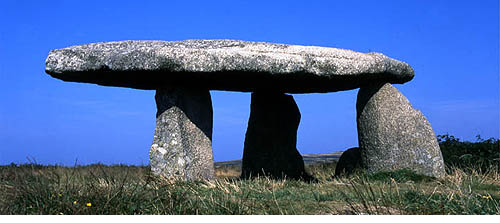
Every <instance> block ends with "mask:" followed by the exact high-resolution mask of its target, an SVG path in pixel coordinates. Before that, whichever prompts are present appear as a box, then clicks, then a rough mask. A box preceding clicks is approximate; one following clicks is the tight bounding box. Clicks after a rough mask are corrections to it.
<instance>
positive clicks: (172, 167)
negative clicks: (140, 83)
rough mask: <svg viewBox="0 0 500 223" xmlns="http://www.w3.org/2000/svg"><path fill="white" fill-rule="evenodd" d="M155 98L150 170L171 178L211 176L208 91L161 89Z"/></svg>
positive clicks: (204, 178) (212, 164)
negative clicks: (155, 106)
mask: <svg viewBox="0 0 500 223" xmlns="http://www.w3.org/2000/svg"><path fill="white" fill-rule="evenodd" d="M155 98H156V105H157V109H158V111H157V113H156V129H155V135H154V139H153V145H152V146H151V150H150V152H149V157H150V165H151V170H152V172H153V173H154V174H156V175H160V176H163V177H166V178H170V179H172V178H173V179H180V180H210V179H213V178H214V177H215V170H214V161H213V154H212V113H213V112H212V100H211V98H210V92H209V91H208V90H192V89H191V90H187V89H180V88H175V89H166V88H163V89H159V90H157V91H156V96H155Z"/></svg>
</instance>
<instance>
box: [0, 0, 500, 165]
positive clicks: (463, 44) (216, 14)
mask: <svg viewBox="0 0 500 223" xmlns="http://www.w3.org/2000/svg"><path fill="white" fill-rule="evenodd" d="M185 39H238V40H246V41H265V42H274V43H286V44H298V45H315V46H325V47H337V48H345V49H352V50H355V51H360V52H381V53H384V54H386V55H387V56H389V57H392V58H395V59H398V60H401V61H405V62H407V63H409V64H410V65H411V66H412V67H413V68H414V70H415V78H414V79H413V80H412V81H410V82H408V83H406V84H403V85H395V87H396V88H398V89H399V90H400V91H401V92H402V93H403V94H404V95H405V96H406V97H407V98H408V99H409V100H410V102H411V103H412V104H413V106H414V107H415V108H416V109H419V110H421V111H422V113H423V114H424V115H425V116H426V117H427V118H428V120H429V122H430V123H431V124H432V126H433V128H434V131H435V132H436V134H447V133H448V134H450V135H454V136H455V137H458V138H460V139H463V140H469V141H474V140H475V136H476V135H478V134H480V135H481V136H482V137H483V138H489V137H495V138H499V119H500V112H499V4H498V1H486V0H485V1H457V0H454V1H424V0H415V1H312V0H310V1H290V0H289V1H272V2H271V1H256V0H253V1H235V0H232V1H155V2H153V1H130V2H127V1H123V0H122V1H115V2H113V1H9V0H7V1H2V3H1V6H0V165H1V164H9V163H11V162H14V163H26V162H29V159H30V160H35V161H36V162H37V163H41V164H63V165H73V164H74V163H75V161H76V160H77V162H78V164H89V163H97V162H101V163H105V164H118V163H123V164H148V162H149V161H148V159H149V158H148V152H149V147H150V145H151V142H152V140H153V132H154V127H155V112H156V107H155V102H154V91H144V90H133V89H127V88H116V87H103V86H98V85H93V84H81V83H71V82H63V81H60V80H57V79H53V78H51V77H50V76H49V75H47V74H45V72H44V67H45V59H46V57H47V55H48V52H49V51H50V50H51V49H57V48H63V47H68V46H72V45H78V44H86V43H92V42H105V41H118V40H165V41H173V40H185ZM211 93H212V101H213V106H214V129H213V148H214V157H215V160H216V161H222V160H233V159H239V158H241V156H242V153H243V142H244V135H245V131H246V125H247V121H248V116H249V109H250V94H249V93H239V92H222V91H212V92H211ZM356 94H357V90H351V91H344V92H335V93H328V94H301V95H294V97H295V100H296V102H297V104H298V106H299V109H300V111H301V113H302V119H301V123H300V126H299V131H298V143H297V148H298V150H299V151H300V152H301V153H326V152H334V151H339V150H344V149H347V148H350V147H354V146H357V145H358V143H357V132H356V111H355V104H356Z"/></svg>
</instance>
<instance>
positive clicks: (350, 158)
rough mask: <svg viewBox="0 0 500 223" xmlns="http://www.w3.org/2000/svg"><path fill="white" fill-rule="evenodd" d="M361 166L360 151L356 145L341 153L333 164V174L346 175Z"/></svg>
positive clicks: (337, 175)
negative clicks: (334, 164) (335, 163)
mask: <svg viewBox="0 0 500 223" xmlns="http://www.w3.org/2000/svg"><path fill="white" fill-rule="evenodd" d="M358 168H361V153H360V149H359V148H358V147H354V148H350V149H348V150H346V151H344V152H343V153H342V155H341V156H340V158H339V161H338V162H337V166H335V176H336V177H339V176H342V175H345V176H348V175H350V174H352V173H353V172H354V171H355V170H356V169H358Z"/></svg>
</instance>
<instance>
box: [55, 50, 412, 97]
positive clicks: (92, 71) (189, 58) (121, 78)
mask: <svg viewBox="0 0 500 223" xmlns="http://www.w3.org/2000/svg"><path fill="white" fill-rule="evenodd" d="M45 71H46V72H47V73H48V74H50V75H51V76H52V77H55V78H59V79H61V80H64V81H74V82H87V83H96V84H100V85H106V86H120V87H131V88H139V89H158V88H162V87H165V86H175V87H178V86H185V87H201V88H206V89H212V90H231V91H248V92H255V91H261V90H270V89H271V90H274V91H281V92H289V93H310V92H333V91H340V90H349V89H355V88H359V87H360V86H362V85H364V84H367V83H371V82H373V81H381V82H390V83H404V82H407V81H410V80H411V79H412V78H413V76H414V72H413V69H412V68H411V67H410V66H409V65H408V64H406V63H404V62H400V61H397V60H394V59H391V58H389V57H387V56H384V55H383V54H380V53H359V52H354V51H351V50H344V49H336V48H326V47H315V46H297V45H285V44H273V43H263V42H245V41H236V40H186V41H177V42H165V41H121V42H107V43H93V44H86V45H79V46H72V47H68V48H64V49H57V50H52V51H51V52H50V54H49V56H48V57H47V60H46V68H45Z"/></svg>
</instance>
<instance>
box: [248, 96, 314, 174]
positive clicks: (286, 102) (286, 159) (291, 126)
mask: <svg viewBox="0 0 500 223" xmlns="http://www.w3.org/2000/svg"><path fill="white" fill-rule="evenodd" d="M251 100H252V101H251V106H250V118H249V121H248V128H247V132H246V135H245V146H244V150H243V161H242V173H241V176H242V177H243V178H249V177H256V176H258V175H261V176H262V175H266V176H270V177H274V178H283V177H284V176H285V175H286V178H294V179H299V178H302V179H306V180H309V177H308V175H307V174H306V172H305V169H304V161H303V160H302V156H301V155H300V153H299V152H298V151H297V147H296V146H297V128H298V127H299V122H300V112H299V108H298V107H297V104H296V103H295V100H293V97H292V96H291V95H285V94H283V93H274V92H273V93H271V92H256V93H252V99H251Z"/></svg>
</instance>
